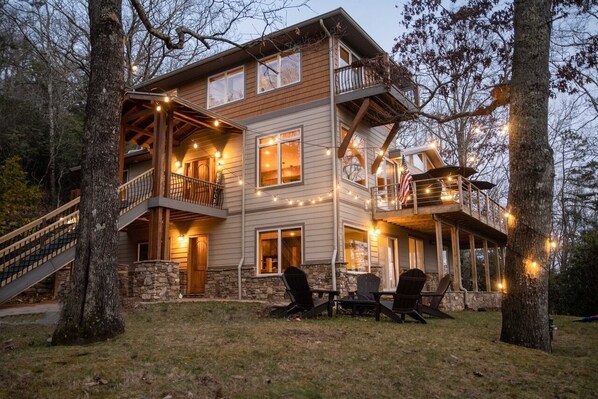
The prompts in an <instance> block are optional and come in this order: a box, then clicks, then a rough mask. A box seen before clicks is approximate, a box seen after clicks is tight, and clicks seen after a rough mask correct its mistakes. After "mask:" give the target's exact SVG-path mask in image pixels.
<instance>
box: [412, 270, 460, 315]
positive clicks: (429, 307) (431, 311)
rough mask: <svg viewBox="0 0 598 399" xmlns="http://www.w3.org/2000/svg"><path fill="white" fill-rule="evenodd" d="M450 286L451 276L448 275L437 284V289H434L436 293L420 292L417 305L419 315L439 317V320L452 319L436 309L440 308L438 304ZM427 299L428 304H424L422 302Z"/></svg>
mask: <svg viewBox="0 0 598 399" xmlns="http://www.w3.org/2000/svg"><path fill="white" fill-rule="evenodd" d="M450 285H451V276H450V274H447V275H446V276H444V277H443V278H441V279H440V281H439V282H438V288H436V291H424V292H422V293H421V300H420V301H419V303H418V305H417V311H418V312H419V313H420V314H424V313H425V314H428V315H430V316H434V317H439V318H441V319H452V318H453V317H451V316H450V315H448V314H446V313H444V312H443V311H441V310H440V309H438V307H439V306H440V302H442V298H444V294H445V293H446V291H447V290H448V288H449V286H450ZM427 298H429V301H428V302H429V304H424V303H423V301H424V300H425V299H427Z"/></svg>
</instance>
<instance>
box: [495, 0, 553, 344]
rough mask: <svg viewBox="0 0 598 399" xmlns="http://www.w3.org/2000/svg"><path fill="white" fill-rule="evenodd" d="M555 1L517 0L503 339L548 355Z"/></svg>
mask: <svg viewBox="0 0 598 399" xmlns="http://www.w3.org/2000/svg"><path fill="white" fill-rule="evenodd" d="M550 10H551V1H550V0H516V1H515V15H514V19H515V20H514V25H515V46H514V55H513V78H512V83H511V110H510V111H511V114H510V121H509V123H510V132H511V133H510V142H509V154H510V165H509V172H510V179H511V182H510V188H509V206H510V209H509V211H510V213H511V215H512V217H510V218H509V230H508V233H509V234H508V240H507V256H506V270H505V278H506V290H507V293H506V295H505V296H504V301H503V305H502V316H503V322H502V332H501V340H502V341H504V342H508V343H513V344H517V345H522V346H526V347H530V348H537V349H542V350H544V351H548V352H549V351H550V338H549V327H548V267H549V265H548V252H547V239H548V237H549V236H550V227H551V214H552V212H551V210H552V191H553V178H554V176H553V175H554V167H553V160H552V150H551V149H550V146H549V144H548V93H549V92H548V91H549V78H550V75H549V71H548V55H549V41H550V20H551V13H550Z"/></svg>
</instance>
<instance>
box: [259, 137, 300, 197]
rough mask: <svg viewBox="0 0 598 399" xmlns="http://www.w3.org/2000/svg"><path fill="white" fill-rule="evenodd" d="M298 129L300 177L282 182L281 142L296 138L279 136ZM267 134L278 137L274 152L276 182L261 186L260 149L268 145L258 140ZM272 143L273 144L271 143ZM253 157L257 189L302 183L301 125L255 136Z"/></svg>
mask: <svg viewBox="0 0 598 399" xmlns="http://www.w3.org/2000/svg"><path fill="white" fill-rule="evenodd" d="M295 131H298V132H299V152H300V154H299V162H300V163H301V165H300V168H301V169H300V170H301V174H300V178H299V180H296V181H292V182H288V183H283V182H282V173H281V171H282V167H281V166H282V165H281V162H282V156H281V155H282V149H281V148H282V147H281V144H282V143H289V142H293V141H296V140H297V139H293V140H282V139H281V138H280V137H281V136H282V135H283V134H285V133H292V132H295ZM268 136H278V139H277V140H276V152H277V158H278V165H277V177H276V179H277V183H276V184H270V185H267V186H262V184H261V178H260V149H261V148H263V147H267V146H268V145H264V144H262V145H260V140H261V139H263V138H264V137H268ZM271 145H274V144H271ZM255 152H256V154H255V159H256V168H255V183H256V184H255V185H256V187H257V188H259V189H270V188H273V187H287V186H290V185H293V184H302V183H303V175H304V173H305V172H304V167H303V165H304V162H303V126H299V127H294V128H290V129H284V130H281V131H279V132H276V133H271V134H263V135H261V136H258V137H256V139H255Z"/></svg>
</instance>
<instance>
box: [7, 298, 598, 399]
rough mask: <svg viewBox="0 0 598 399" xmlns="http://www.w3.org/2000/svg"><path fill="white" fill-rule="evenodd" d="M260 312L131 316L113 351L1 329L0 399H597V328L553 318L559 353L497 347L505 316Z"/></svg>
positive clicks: (220, 307) (160, 308) (193, 310)
mask: <svg viewBox="0 0 598 399" xmlns="http://www.w3.org/2000/svg"><path fill="white" fill-rule="evenodd" d="M263 314H264V312H263V308H262V305H258V304H248V303H213V302H200V303H184V304H181V303H178V304H177V303H173V304H159V305H148V306H145V307H141V308H137V309H135V310H129V311H128V313H127V315H126V321H127V332H126V333H125V334H124V335H121V336H119V337H117V338H115V339H114V340H112V341H110V342H102V343H96V344H91V345H85V346H72V347H52V346H49V344H48V343H47V339H48V337H49V336H50V335H51V333H52V327H47V326H31V325H29V326H21V325H14V326H5V325H3V326H1V327H0V352H1V353H0V358H1V359H2V360H1V361H0V398H16V397H38V398H54V397H55V398H76V397H88V396H91V397H93V398H112V397H119V398H164V397H165V396H167V395H171V396H172V397H173V398H191V397H193V398H214V397H225V398H344V397H351V398H383V397H388V398H398V397H413V398H423V397H425V398H449V397H454V398H509V397H512V398H557V397H558V398H584V397H587V398H590V397H596V392H598V378H596V376H597V375H598V359H597V357H596V349H598V324H583V323H572V320H573V319H572V318H568V317H557V318H556V320H555V322H556V325H557V327H558V331H557V333H556V336H555V340H554V341H553V350H554V352H553V353H552V354H546V353H543V352H540V351H535V350H530V349H525V348H521V347H517V346H513V345H507V344H504V343H501V342H499V341H498V336H499V332H500V314H499V313H492V312H488V313H475V312H457V313H453V315H454V316H455V318H456V319H455V320H430V322H429V324H427V325H419V324H415V323H405V324H396V323H391V322H390V321H388V319H385V320H383V321H382V322H379V323H376V322H375V321H374V320H373V319H372V318H351V317H349V316H339V317H335V318H333V319H328V318H326V317H322V318H320V319H318V320H301V321H287V320H284V319H269V318H265V317H263V316H262V315H263Z"/></svg>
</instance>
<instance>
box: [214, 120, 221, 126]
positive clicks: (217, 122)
mask: <svg viewBox="0 0 598 399" xmlns="http://www.w3.org/2000/svg"><path fill="white" fill-rule="evenodd" d="M214 126H216V127H218V126H220V121H219V120H218V119H214Z"/></svg>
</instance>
